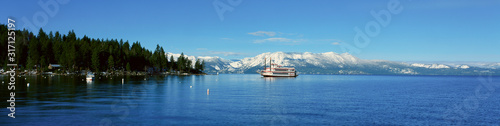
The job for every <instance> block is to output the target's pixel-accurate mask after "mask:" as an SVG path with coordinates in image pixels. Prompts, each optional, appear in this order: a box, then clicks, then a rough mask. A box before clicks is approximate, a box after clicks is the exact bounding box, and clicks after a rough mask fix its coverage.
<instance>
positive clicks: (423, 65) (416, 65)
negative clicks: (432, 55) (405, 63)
mask: <svg viewBox="0 0 500 126" xmlns="http://www.w3.org/2000/svg"><path fill="white" fill-rule="evenodd" d="M411 66H414V67H424V68H429V69H442V68H450V66H447V65H444V64H421V63H413V64H411Z"/></svg>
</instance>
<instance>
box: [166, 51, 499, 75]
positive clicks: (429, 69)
mask: <svg viewBox="0 0 500 126" xmlns="http://www.w3.org/2000/svg"><path fill="white" fill-rule="evenodd" d="M167 55H168V56H174V59H177V57H179V56H180V54H173V53H167ZM185 56H186V57H188V58H189V59H190V60H193V62H194V61H196V59H200V60H205V64H206V67H205V72H207V73H215V72H219V73H255V72H256V71H258V70H260V69H263V67H264V63H266V65H267V64H269V59H271V60H272V62H273V63H277V64H280V65H282V66H293V67H295V68H296V69H297V71H298V72H299V74H410V75H478V74H484V73H497V74H500V71H499V70H496V69H494V68H493V69H489V68H481V67H475V66H471V65H465V64H458V65H447V64H438V63H405V62H394V61H387V60H364V59H359V58H357V57H355V56H352V55H351V54H349V53H342V54H338V53H335V52H326V53H310V52H304V53H297V52H267V53H262V54H259V55H257V56H255V57H247V58H244V59H241V60H226V59H222V58H220V57H209V56H199V57H196V56H187V55H185ZM495 65H497V66H499V67H500V63H498V64H492V65H491V66H495ZM267 66H268V65H267ZM478 71H480V72H478ZM481 72H483V73H481Z"/></svg>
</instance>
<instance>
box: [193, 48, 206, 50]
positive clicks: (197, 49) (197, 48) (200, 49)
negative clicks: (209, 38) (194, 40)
mask: <svg viewBox="0 0 500 126" xmlns="http://www.w3.org/2000/svg"><path fill="white" fill-rule="evenodd" d="M196 50H207V48H196Z"/></svg>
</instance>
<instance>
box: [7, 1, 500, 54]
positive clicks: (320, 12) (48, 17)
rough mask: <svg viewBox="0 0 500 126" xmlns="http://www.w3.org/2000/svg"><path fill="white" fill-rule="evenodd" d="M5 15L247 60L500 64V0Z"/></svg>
mask: <svg viewBox="0 0 500 126" xmlns="http://www.w3.org/2000/svg"><path fill="white" fill-rule="evenodd" d="M3 3H4V4H3V5H4V6H2V8H0V12H2V13H0V19H1V20H0V23H2V24H6V23H7V18H9V17H10V18H12V19H14V20H16V28H17V29H23V28H26V29H28V30H30V31H33V32H34V33H35V34H37V33H38V30H39V28H43V29H44V31H46V32H47V31H59V32H61V33H64V34H67V33H68V31H70V30H74V31H75V32H76V34H77V36H79V37H83V36H84V35H87V36H89V37H91V38H104V39H118V40H120V39H123V40H124V41H129V42H136V41H139V42H140V43H141V45H142V46H144V47H146V48H147V49H150V50H154V49H155V48H156V45H160V46H162V47H163V48H164V49H165V51H166V52H172V53H181V52H183V53H184V54H186V55H195V56H219V57H222V58H225V59H242V58H245V57H253V56H256V55H258V54H261V53H265V52H277V51H283V52H312V53H324V52H336V53H346V52H347V53H350V54H352V55H354V56H356V57H359V58H362V59H383V60H391V61H480V62H500V23H499V22H500V8H499V6H500V1H499V0H314V1H309V0H162V1H160V0H152V1H140V2H139V1H138V2H135V1H123V0H109V1H102V0H78V1H77V0H38V1H37V0H32V1H19V0H10V1H8V2H6V1H3Z"/></svg>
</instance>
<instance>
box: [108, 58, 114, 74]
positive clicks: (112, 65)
mask: <svg viewBox="0 0 500 126" xmlns="http://www.w3.org/2000/svg"><path fill="white" fill-rule="evenodd" d="M108 67H109V68H108V71H113V69H114V67H115V60H114V59H113V55H109V57H108Z"/></svg>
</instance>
